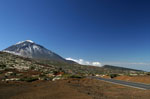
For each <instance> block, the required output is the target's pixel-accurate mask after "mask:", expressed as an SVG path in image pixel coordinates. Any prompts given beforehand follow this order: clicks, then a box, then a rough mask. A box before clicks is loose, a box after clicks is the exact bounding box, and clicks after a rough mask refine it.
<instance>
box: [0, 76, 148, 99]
mask: <svg viewBox="0 0 150 99" xmlns="http://www.w3.org/2000/svg"><path fill="white" fill-rule="evenodd" d="M149 97H150V91H149V90H140V89H134V88H130V87H125V86H120V85H115V84H111V83H106V82H103V81H99V80H95V79H86V78H84V79H68V80H59V81H35V82H32V83H29V82H28V83H27V82H15V83H14V82H9V83H4V82H1V83H0V99H149Z"/></svg>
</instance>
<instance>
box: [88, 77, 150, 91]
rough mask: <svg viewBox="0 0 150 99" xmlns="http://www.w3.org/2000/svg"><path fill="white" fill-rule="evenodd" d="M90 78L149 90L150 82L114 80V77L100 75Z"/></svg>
mask: <svg viewBox="0 0 150 99" xmlns="http://www.w3.org/2000/svg"><path fill="white" fill-rule="evenodd" d="M90 78H94V79H98V80H103V81H106V82H110V83H114V84H119V85H123V86H129V87H133V88H138V89H144V90H150V84H143V83H135V82H128V81H122V80H115V79H106V78H100V77H90Z"/></svg>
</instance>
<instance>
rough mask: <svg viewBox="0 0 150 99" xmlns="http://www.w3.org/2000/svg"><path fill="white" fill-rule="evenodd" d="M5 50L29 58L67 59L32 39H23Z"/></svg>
mask: <svg viewBox="0 0 150 99" xmlns="http://www.w3.org/2000/svg"><path fill="white" fill-rule="evenodd" d="M3 52H8V53H12V54H15V55H20V56H23V57H28V58H35V59H46V60H58V61H66V60H65V59H64V58H62V57H61V56H59V55H57V54H56V53H54V52H52V51H50V50H48V49H46V48H44V47H43V46H41V45H38V44H36V43H34V42H33V41H31V40H26V41H21V42H18V43H16V44H15V45H12V46H10V47H8V48H6V49H4V50H3Z"/></svg>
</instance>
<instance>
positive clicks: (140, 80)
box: [115, 76, 150, 84]
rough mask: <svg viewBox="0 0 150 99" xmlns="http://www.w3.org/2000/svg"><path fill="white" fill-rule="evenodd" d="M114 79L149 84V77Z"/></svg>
mask: <svg viewBox="0 0 150 99" xmlns="http://www.w3.org/2000/svg"><path fill="white" fill-rule="evenodd" d="M115 79H118V80H125V81H131V82H140V83H146V84H150V76H118V77H116V78H115Z"/></svg>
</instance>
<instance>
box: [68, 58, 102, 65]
mask: <svg viewBox="0 0 150 99" xmlns="http://www.w3.org/2000/svg"><path fill="white" fill-rule="evenodd" d="M66 60H71V61H75V62H77V63H79V64H82V65H92V66H102V64H101V63H100V62H89V61H85V60H83V59H73V58H71V57H69V58H66Z"/></svg>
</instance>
